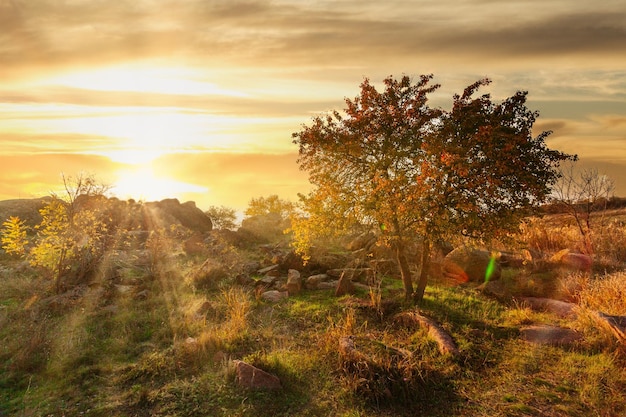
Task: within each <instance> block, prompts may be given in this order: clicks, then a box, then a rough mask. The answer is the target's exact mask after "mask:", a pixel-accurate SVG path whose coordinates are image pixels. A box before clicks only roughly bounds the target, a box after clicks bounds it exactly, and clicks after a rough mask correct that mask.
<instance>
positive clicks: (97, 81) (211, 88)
mask: <svg viewBox="0 0 626 417" xmlns="http://www.w3.org/2000/svg"><path fill="white" fill-rule="evenodd" d="M45 81H46V83H47V84H55V85H61V86H66V87H73V88H81V89H86V90H96V91H126V92H129V91H131V92H138V93H156V94H180V95H219V96H231V97H245V96H246V94H245V93H243V92H240V91H234V90H229V89H227V88H222V87H220V86H218V85H217V84H215V83H211V82H208V81H207V80H205V79H204V76H203V75H202V73H200V72H199V71H197V70H193V69H191V68H177V67H153V66H145V65H123V66H116V67H109V68H101V69H93V70H86V71H81V72H74V73H69V74H63V75H59V76H56V77H52V78H48V79H47V80H45Z"/></svg>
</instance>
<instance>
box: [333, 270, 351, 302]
mask: <svg viewBox="0 0 626 417" xmlns="http://www.w3.org/2000/svg"><path fill="white" fill-rule="evenodd" d="M354 290H355V288H354V284H353V283H352V280H351V279H350V276H349V274H346V273H343V274H342V275H341V278H339V285H337V289H336V290H335V296H336V297H341V296H343V295H348V294H354Z"/></svg>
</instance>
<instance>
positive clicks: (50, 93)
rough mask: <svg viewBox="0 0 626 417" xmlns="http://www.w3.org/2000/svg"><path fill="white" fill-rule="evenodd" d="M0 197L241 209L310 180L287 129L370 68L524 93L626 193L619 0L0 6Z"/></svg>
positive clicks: (328, 106) (88, 0)
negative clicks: (107, 191)
mask: <svg viewBox="0 0 626 417" xmlns="http://www.w3.org/2000/svg"><path fill="white" fill-rule="evenodd" d="M0 28H1V30H0V200H2V199H11V198H30V197H35V196H41V195H46V194H48V193H49V192H50V191H53V190H55V189H56V188H58V186H59V184H60V174H61V173H65V174H66V175H75V174H77V173H79V172H87V173H91V174H94V175H95V176H96V177H98V178H100V179H101V180H102V181H103V182H107V183H110V184H113V185H114V186H115V188H114V189H113V191H114V192H117V193H118V194H119V196H120V197H122V198H127V197H134V198H136V199H145V200H155V199H161V198H165V197H177V198H179V199H181V200H182V201H186V200H194V201H196V202H197V204H198V206H199V207H201V208H207V207H208V206H210V205H226V206H229V207H234V208H237V209H243V208H245V207H246V206H247V203H248V202H249V200H250V199H251V198H253V197H259V196H267V195H270V194H279V195H280V196H281V197H283V198H285V199H291V200H294V199H295V198H296V194H297V193H298V192H305V191H306V190H307V180H306V174H305V173H303V172H300V171H299V170H298V167H297V164H296V162H295V160H296V157H297V147H296V146H295V145H294V144H292V141H291V140H292V139H291V133H293V132H295V131H298V130H300V128H301V126H302V124H306V123H309V122H310V120H311V118H312V117H313V116H315V115H317V114H320V113H322V112H325V111H328V110H332V109H343V107H344V101H343V100H344V97H354V96H356V95H357V94H358V92H359V88H358V86H359V84H360V83H361V82H362V80H363V78H364V77H368V78H370V79H371V80H372V82H374V83H375V84H376V83H380V82H381V81H382V79H383V78H385V77H386V76H388V75H394V76H396V77H400V76H402V75H403V74H407V75H410V76H414V77H417V76H419V75H420V74H430V73H432V74H434V75H435V82H438V83H441V84H442V88H441V89H440V90H439V91H438V92H437V93H436V94H434V95H433V96H432V100H433V104H434V105H440V106H442V107H444V108H445V107H447V106H448V105H449V103H450V101H451V97H452V95H453V94H454V93H460V92H462V89H463V88H464V87H465V86H467V85H469V84H471V83H473V82H474V81H476V80H477V79H479V78H483V77H485V76H487V77H490V78H492V79H493V84H492V85H491V86H490V87H489V89H486V90H485V92H490V93H492V95H493V97H494V99H497V100H499V99H503V98H505V97H507V96H510V95H512V94H514V93H515V91H517V90H527V91H529V103H528V104H529V107H530V108H532V109H536V110H539V111H540V113H541V116H540V118H539V119H538V121H537V123H536V127H537V128H538V130H548V129H551V130H554V134H553V135H551V136H550V137H549V139H548V144H549V146H550V147H552V148H555V149H559V150H562V151H565V152H570V153H577V154H578V155H579V157H580V158H581V165H584V166H587V167H595V168H597V169H598V170H599V171H600V172H603V173H606V174H608V175H610V176H611V177H612V178H613V179H614V180H615V181H616V185H617V190H616V192H617V194H618V195H621V196H626V178H624V177H625V175H624V174H626V0H603V1H601V2H589V1H587V0H507V1H493V0H439V1H436V2H435V1H426V0H414V1H410V0H403V1H399V0H398V1H395V0H387V1H384V2H383V1H379V0H346V1H342V0H321V1H315V0H282V1H271V0H244V1H238V0H176V1H175V0H132V1H130V0H129V1H126V0H119V1H118V0H115V1H111V0H65V1H57V0H0Z"/></svg>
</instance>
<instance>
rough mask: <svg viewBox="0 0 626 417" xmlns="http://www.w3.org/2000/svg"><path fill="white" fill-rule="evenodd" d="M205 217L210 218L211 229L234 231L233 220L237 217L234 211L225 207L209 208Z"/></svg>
mask: <svg viewBox="0 0 626 417" xmlns="http://www.w3.org/2000/svg"><path fill="white" fill-rule="evenodd" d="M205 213H206V215H207V216H209V217H210V218H211V221H212V222H213V227H215V228H216V229H228V230H234V229H235V228H236V226H237V225H236V224H235V220H237V215H236V213H235V209H233V208H230V207H226V206H219V207H218V206H210V207H209V209H208V210H207V211H205Z"/></svg>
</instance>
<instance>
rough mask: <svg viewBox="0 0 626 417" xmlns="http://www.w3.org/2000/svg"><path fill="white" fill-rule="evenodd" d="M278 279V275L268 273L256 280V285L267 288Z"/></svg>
mask: <svg viewBox="0 0 626 417" xmlns="http://www.w3.org/2000/svg"><path fill="white" fill-rule="evenodd" d="M277 280H278V278H277V277H273V276H269V275H266V276H264V277H263V278H261V279H260V280H258V281H256V282H255V286H265V287H267V288H269V287H271V286H272V285H274V283H276V281H277Z"/></svg>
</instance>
